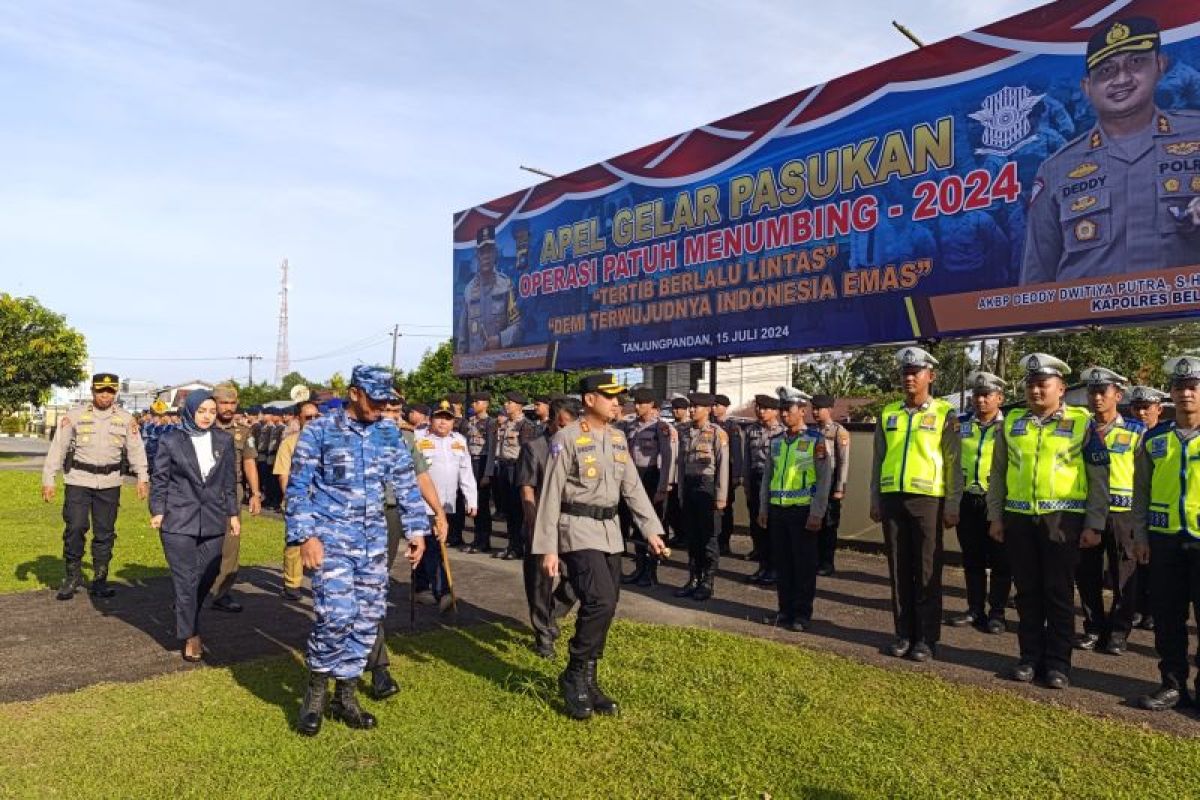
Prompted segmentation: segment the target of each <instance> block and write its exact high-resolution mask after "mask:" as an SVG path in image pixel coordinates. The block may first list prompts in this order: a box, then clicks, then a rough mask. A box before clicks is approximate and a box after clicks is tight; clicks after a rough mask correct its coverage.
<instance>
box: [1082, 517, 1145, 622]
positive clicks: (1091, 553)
mask: <svg viewBox="0 0 1200 800" xmlns="http://www.w3.org/2000/svg"><path fill="white" fill-rule="evenodd" d="M1106 571H1107V573H1108V577H1109V585H1110V586H1111V587H1112V594H1113V599H1112V607H1111V608H1109V609H1108V610H1107V611H1106V610H1105V608H1104V575H1105V572H1106ZM1075 584H1076V585H1077V586H1078V587H1079V601H1080V604H1081V605H1082V606H1083V630H1084V631H1085V632H1087V633H1094V634H1096V635H1097V636H1099V637H1101V638H1102V639H1104V640H1106V641H1107V640H1108V638H1109V637H1110V636H1111V635H1112V634H1114V633H1117V634H1120V635H1122V636H1128V635H1129V632H1130V631H1131V630H1133V612H1134V608H1135V607H1136V604H1137V559H1136V558H1135V557H1134V555H1133V514H1132V513H1131V512H1128V511H1124V512H1117V513H1113V514H1109V515H1108V525H1106V526H1105V528H1104V533H1103V534H1102V535H1101V537H1100V544H1099V546H1097V547H1087V548H1084V549H1083V550H1080V551H1079V566H1078V567H1076V568H1075Z"/></svg>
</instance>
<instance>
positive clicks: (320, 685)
mask: <svg viewBox="0 0 1200 800" xmlns="http://www.w3.org/2000/svg"><path fill="white" fill-rule="evenodd" d="M328 696H329V676H328V675H326V674H325V673H324V672H310V673H308V689H307V690H306V691H305V692H304V702H303V703H301V704H300V718H299V719H298V720H297V721H296V730H298V731H300V733H302V734H304V735H305V736H316V735H317V734H318V733H320V731H321V719H322V718H323V717H324V716H325V704H326V700H327V698H328Z"/></svg>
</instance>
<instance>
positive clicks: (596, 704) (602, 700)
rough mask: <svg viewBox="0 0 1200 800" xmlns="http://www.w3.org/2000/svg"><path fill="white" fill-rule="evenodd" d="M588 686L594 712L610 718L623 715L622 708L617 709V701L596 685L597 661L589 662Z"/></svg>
mask: <svg viewBox="0 0 1200 800" xmlns="http://www.w3.org/2000/svg"><path fill="white" fill-rule="evenodd" d="M587 685H588V695H589V697H591V700H592V710H593V711H595V712H596V713H597V714H608V715H610V716H616V715H617V714H619V713H621V710H620V708H618V707H617V701H616V700H613V699H612V698H611V697H609V696H608V695H606V694H605V693H604V692H602V691H601V690H600V687H599V686H597V685H596V660H595V659H592V660H591V661H589V662H587Z"/></svg>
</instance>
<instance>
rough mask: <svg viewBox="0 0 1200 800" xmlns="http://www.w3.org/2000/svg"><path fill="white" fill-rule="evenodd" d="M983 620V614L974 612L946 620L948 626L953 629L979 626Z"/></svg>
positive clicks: (953, 615)
mask: <svg viewBox="0 0 1200 800" xmlns="http://www.w3.org/2000/svg"><path fill="white" fill-rule="evenodd" d="M982 618H983V615H982V614H977V613H975V612H974V611H964V612H962V613H961V614H951V615H950V616H949V617H947V618H946V624H947V625H949V626H950V627H951V628H965V627H967V626H968V625H975V624H978V622H979V620H981V619H982Z"/></svg>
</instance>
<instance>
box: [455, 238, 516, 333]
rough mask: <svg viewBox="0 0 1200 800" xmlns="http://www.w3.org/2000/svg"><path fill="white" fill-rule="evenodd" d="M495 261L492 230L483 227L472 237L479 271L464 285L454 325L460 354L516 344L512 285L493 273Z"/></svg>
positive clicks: (506, 277) (513, 288)
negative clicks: (461, 302) (461, 303)
mask: <svg viewBox="0 0 1200 800" xmlns="http://www.w3.org/2000/svg"><path fill="white" fill-rule="evenodd" d="M498 261H499V253H498V252H497V249H496V228H495V227H494V226H492V225H485V226H483V227H482V228H480V229H479V232H478V233H477V234H476V235H475V263H476V265H477V266H478V270H479V271H478V272H476V273H475V276H474V277H473V278H471V280H470V282H468V283H467V288H466V291H464V292H463V305H462V308H461V309H460V310H459V311H458V315H459V316H458V320H457V322H456V324H455V339H456V345H457V347H458V352H460V353H481V352H483V351H485V350H498V349H500V348H502V347H512V346H513V345H515V344H517V330H518V328H519V327H520V322H521V312H520V311H519V310H518V309H517V297H516V291H515V287H514V286H513V282H512V281H511V280H510V279H509V278H508V276H507V275H505V274H504V273H502V272H500V271H499V270H498V269H497V263H498Z"/></svg>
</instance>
